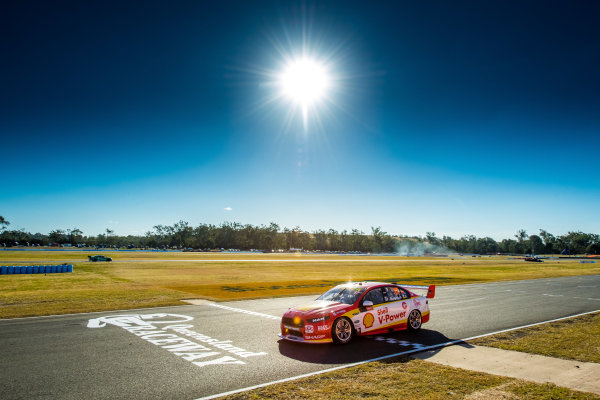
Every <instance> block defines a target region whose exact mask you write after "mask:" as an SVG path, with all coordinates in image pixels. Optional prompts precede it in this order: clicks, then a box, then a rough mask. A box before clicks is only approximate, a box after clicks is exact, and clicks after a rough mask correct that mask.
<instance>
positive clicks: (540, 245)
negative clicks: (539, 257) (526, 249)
mask: <svg viewBox="0 0 600 400" xmlns="http://www.w3.org/2000/svg"><path fill="white" fill-rule="evenodd" d="M529 245H530V248H531V254H539V253H541V252H543V251H544V249H545V246H544V242H543V241H542V238H541V237H539V236H538V235H531V236H529Z"/></svg>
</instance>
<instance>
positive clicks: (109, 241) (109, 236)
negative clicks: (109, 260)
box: [105, 228, 115, 246]
mask: <svg viewBox="0 0 600 400" xmlns="http://www.w3.org/2000/svg"><path fill="white" fill-rule="evenodd" d="M105 232H106V244H107V245H109V246H110V245H112V236H113V234H114V233H115V231H114V230H112V229H110V228H106V231H105Z"/></svg>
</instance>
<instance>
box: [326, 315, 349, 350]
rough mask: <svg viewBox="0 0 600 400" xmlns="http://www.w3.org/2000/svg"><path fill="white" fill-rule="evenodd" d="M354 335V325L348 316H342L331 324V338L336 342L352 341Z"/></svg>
mask: <svg viewBox="0 0 600 400" xmlns="http://www.w3.org/2000/svg"><path fill="white" fill-rule="evenodd" d="M353 336H354V327H353V326H352V321H350V320H349V319H348V318H346V317H340V318H338V319H336V320H335V321H333V324H332V325H331V338H332V339H333V342H334V343H337V344H346V343H350V341H351V340H352V337H353Z"/></svg>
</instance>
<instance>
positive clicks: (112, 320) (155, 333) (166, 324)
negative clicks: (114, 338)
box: [87, 313, 267, 367]
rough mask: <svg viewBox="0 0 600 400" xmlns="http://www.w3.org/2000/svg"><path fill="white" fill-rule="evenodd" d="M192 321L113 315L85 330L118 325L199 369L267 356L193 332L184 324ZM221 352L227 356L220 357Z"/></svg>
mask: <svg viewBox="0 0 600 400" xmlns="http://www.w3.org/2000/svg"><path fill="white" fill-rule="evenodd" d="M193 319H194V317H190V316H187V315H179V314H163V313H160V314H127V315H113V316H108V317H100V318H94V319H90V320H89V321H88V324H87V327H88V328H104V327H105V326H106V325H114V326H118V327H120V328H123V329H124V330H126V331H128V332H131V333H133V334H134V335H136V336H138V337H140V338H142V339H144V340H146V341H147V342H150V343H152V344H154V345H156V346H159V347H161V348H163V349H165V350H167V351H168V352H170V353H171V354H173V355H175V356H178V357H181V358H182V359H184V360H186V361H190V362H191V363H192V364H194V365H197V366H199V367H205V366H208V365H232V364H233V365H236V364H237V365H240V364H246V362H245V361H242V360H240V358H248V357H256V356H264V355H266V354H267V353H265V352H258V353H255V352H251V351H248V350H245V349H242V348H240V347H236V346H234V345H233V344H231V340H219V339H214V338H211V337H209V336H206V335H203V334H201V333H198V332H196V331H193V330H191V328H193V327H194V326H193V325H189V324H187V322H190V321H192V320H193ZM188 338H189V339H188ZM190 339H193V340H194V341H192V340H190ZM198 342H201V343H203V344H200V343H198ZM223 352H227V353H229V354H231V355H223ZM233 356H235V357H233ZM197 360H201V361H197Z"/></svg>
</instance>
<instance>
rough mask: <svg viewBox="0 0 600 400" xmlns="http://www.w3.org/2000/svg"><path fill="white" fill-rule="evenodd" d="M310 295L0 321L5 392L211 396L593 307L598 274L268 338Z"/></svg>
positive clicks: (475, 290)
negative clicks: (352, 327) (414, 327)
mask: <svg viewBox="0 0 600 400" xmlns="http://www.w3.org/2000/svg"><path fill="white" fill-rule="evenodd" d="M315 297H316V296H314V295H313V296H300V297H284V298H275V299H260V300H243V301H232V302H219V303H214V302H208V301H199V302H197V304H191V305H185V306H174V307H159V308H152V309H137V310H126V311H117V312H95V313H85V314H70V315H62V316H47V317H31V318H16V319H5V320H0V343H1V346H0V359H1V360H2V361H3V367H2V368H0V393H2V398H3V399H23V398H27V399H39V398H45V399H48V398H50V399H80V398H94V399H114V398H127V399H147V398H169V399H182V400H193V399H201V398H212V397H215V396H219V395H223V394H226V393H230V392H232V391H238V390H245V389H247V388H251V387H256V386H262V385H265V384H270V383H273V382H277V381H282V380H289V379H294V378H297V377H301V376H306V375H308V374H315V373H321V372H324V371H329V370H332V369H337V368H344V367H347V366H350V365H356V364H357V363H362V362H366V361H369V360H374V359H381V358H386V357H391V356H395V355H400V354H410V353H413V352H417V351H422V350H425V349H430V348H432V347H433V348H436V347H441V346H445V345H450V344H453V343H456V342H457V341H461V340H468V339H470V338H474V337H477V336H481V335H488V334H492V333H496V332H499V331H503V330H507V329H514V328H519V327H523V326H527V325H531V324H538V323H543V322H547V321H552V320H556V319H560V318H565V317H570V316H574V315H579V314H583V313H589V312H595V311H597V310H600V275H587V276H573V277H564V278H549V279H535V280H522V281H507V282H495V283H483V284H467V285H453V286H440V287H438V288H437V292H436V297H435V299H432V300H430V307H431V312H432V313H431V321H430V322H429V323H427V324H425V325H424V326H423V329H422V330H421V331H420V332H417V333H414V334H411V333H408V332H399V333H394V334H389V335H381V336H370V337H369V336H367V337H359V338H356V339H355V340H354V341H353V342H352V343H350V344H349V345H346V346H336V345H330V344H326V345H306V344H300V343H290V342H286V341H283V340H281V339H279V338H278V337H277V334H278V332H279V322H280V318H281V315H282V314H283V312H284V311H285V310H287V308H288V307H290V306H293V305H297V304H301V303H305V302H307V301H310V300H312V299H314V298H315Z"/></svg>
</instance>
